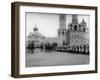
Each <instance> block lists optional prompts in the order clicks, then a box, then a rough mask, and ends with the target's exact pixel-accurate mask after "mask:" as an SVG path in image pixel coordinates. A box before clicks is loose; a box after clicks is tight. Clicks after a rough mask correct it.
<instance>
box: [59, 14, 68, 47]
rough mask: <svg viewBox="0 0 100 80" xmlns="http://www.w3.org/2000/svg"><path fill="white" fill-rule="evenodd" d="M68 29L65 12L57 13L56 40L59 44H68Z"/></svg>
mask: <svg viewBox="0 0 100 80" xmlns="http://www.w3.org/2000/svg"><path fill="white" fill-rule="evenodd" d="M67 37H68V31H67V29H66V14H60V15H59V29H58V40H59V45H61V46H62V45H66V44H68V41H67V40H68V38H67Z"/></svg>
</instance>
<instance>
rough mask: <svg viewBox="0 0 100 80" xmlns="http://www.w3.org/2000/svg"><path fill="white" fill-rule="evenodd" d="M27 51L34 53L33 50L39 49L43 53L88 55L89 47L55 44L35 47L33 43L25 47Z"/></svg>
mask: <svg viewBox="0 0 100 80" xmlns="http://www.w3.org/2000/svg"><path fill="white" fill-rule="evenodd" d="M26 49H27V50H28V51H30V52H31V53H34V50H35V49H40V50H41V51H44V52H52V51H56V52H69V53H76V54H89V45H75V46H73V45H72V46H71V45H67V46H66V45H62V46H58V44H57V43H45V44H44V43H41V44H38V45H36V44H35V43H34V42H33V41H32V42H30V43H29V44H28V46H27V47H26Z"/></svg>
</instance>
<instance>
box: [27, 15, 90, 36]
mask: <svg viewBox="0 0 100 80" xmlns="http://www.w3.org/2000/svg"><path fill="white" fill-rule="evenodd" d="M83 19H84V20H85V21H86V23H87V27H89V24H90V23H89V22H90V18H89V16H86V15H78V22H79V23H80V22H82V20H83ZM71 21H72V15H68V14H66V29H67V28H68V23H71ZM35 25H37V27H38V32H39V33H41V34H42V35H44V36H46V37H56V36H57V29H59V14H49V13H48V14H47V13H26V36H27V35H28V34H29V33H31V32H33V28H34V27H35Z"/></svg>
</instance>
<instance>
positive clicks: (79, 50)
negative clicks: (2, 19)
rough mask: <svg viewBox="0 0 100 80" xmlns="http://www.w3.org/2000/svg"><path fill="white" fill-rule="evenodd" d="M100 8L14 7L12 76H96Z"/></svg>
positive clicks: (68, 6)
mask: <svg viewBox="0 0 100 80" xmlns="http://www.w3.org/2000/svg"><path fill="white" fill-rule="evenodd" d="M97 57H98V56H97V7H95V6H81V5H63V4H62V5H61V4H45V3H28V2H14V3H12V56H11V59H12V60H11V61H12V70H11V71H12V76H13V77H39V76H55V75H71V74H85V73H97Z"/></svg>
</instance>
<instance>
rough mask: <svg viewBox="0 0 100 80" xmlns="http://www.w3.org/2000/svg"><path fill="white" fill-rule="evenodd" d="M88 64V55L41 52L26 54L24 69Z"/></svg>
mask: <svg viewBox="0 0 100 80" xmlns="http://www.w3.org/2000/svg"><path fill="white" fill-rule="evenodd" d="M79 64H89V55H83V54H72V53H66V52H41V51H40V50H35V51H34V53H33V54H31V53H27V54H26V67H36V66H38V67H39V66H58V65H79Z"/></svg>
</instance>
